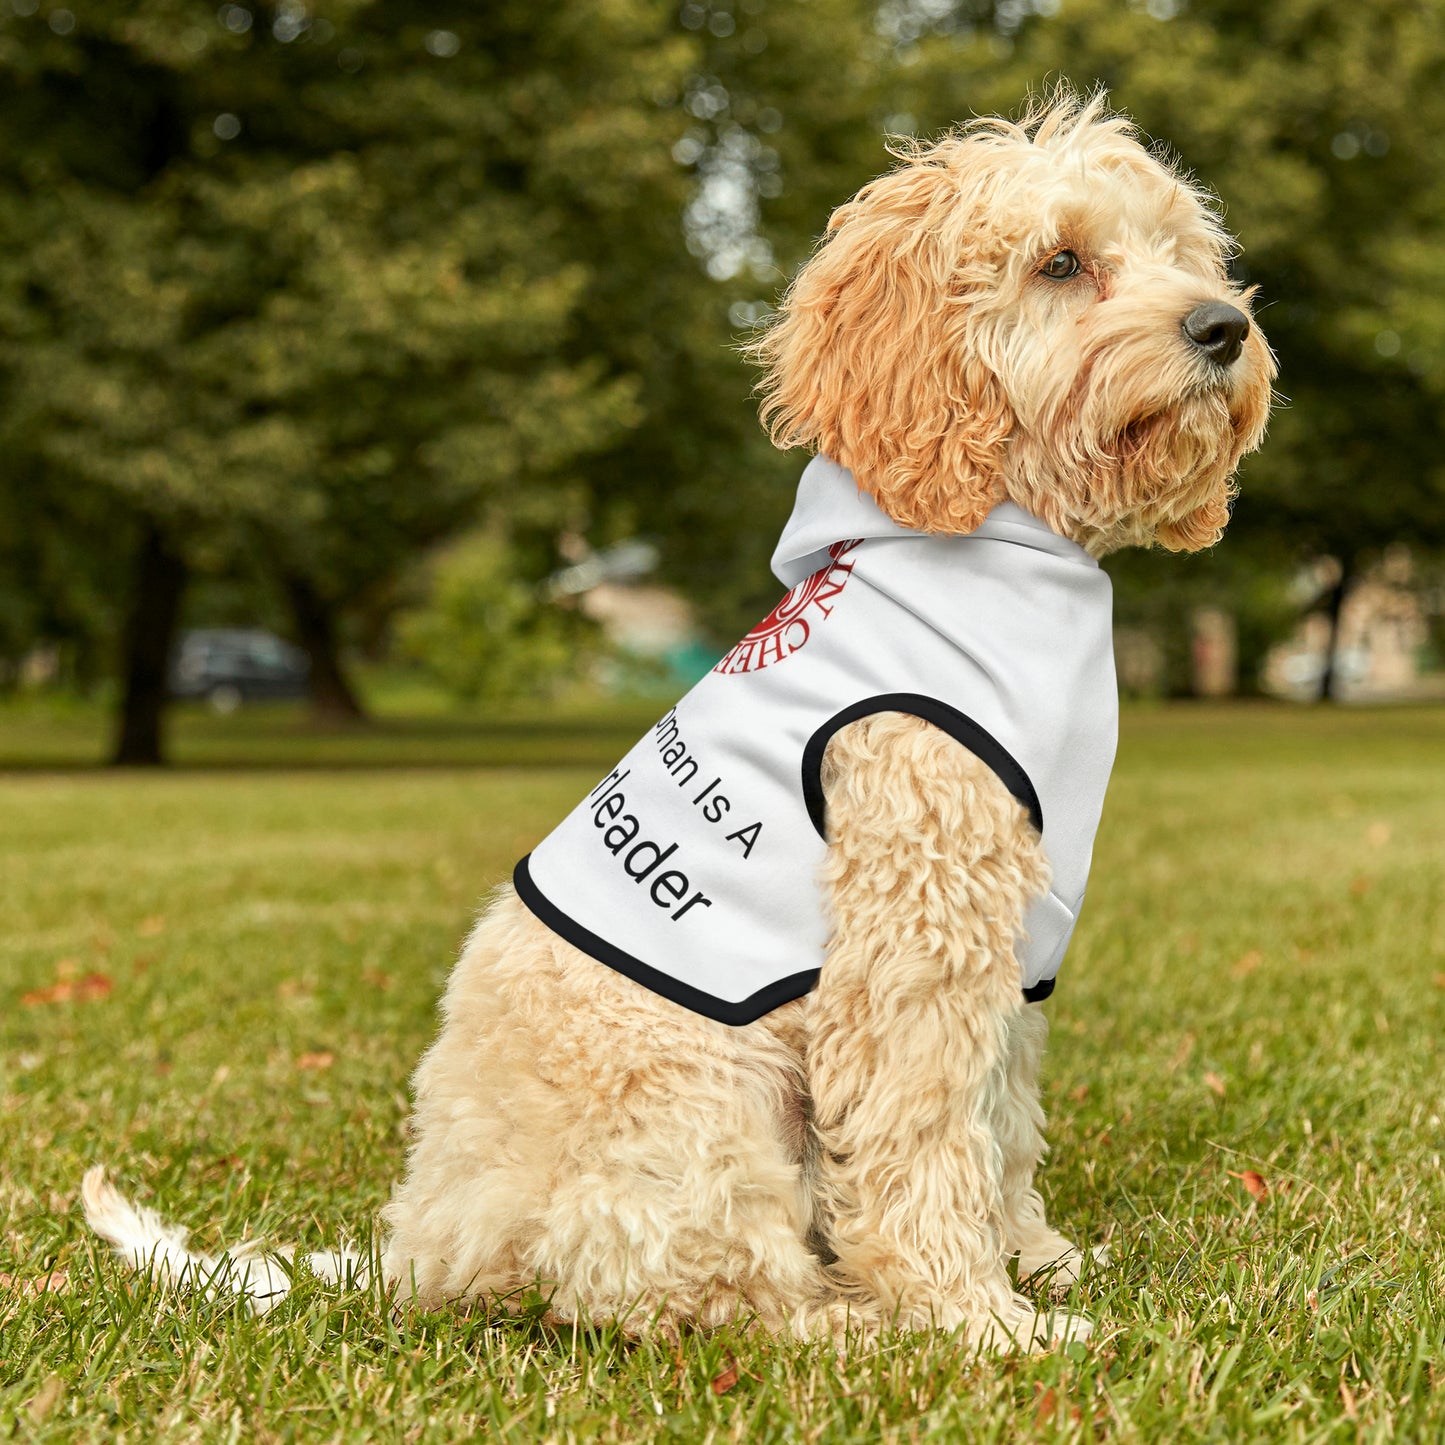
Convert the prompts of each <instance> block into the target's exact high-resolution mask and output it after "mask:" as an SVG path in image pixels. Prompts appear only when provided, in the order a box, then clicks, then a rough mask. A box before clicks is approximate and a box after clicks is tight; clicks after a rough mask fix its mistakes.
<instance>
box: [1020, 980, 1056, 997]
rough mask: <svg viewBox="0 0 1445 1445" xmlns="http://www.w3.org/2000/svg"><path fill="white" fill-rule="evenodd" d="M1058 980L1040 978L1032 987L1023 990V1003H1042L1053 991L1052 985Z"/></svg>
mask: <svg viewBox="0 0 1445 1445" xmlns="http://www.w3.org/2000/svg"><path fill="white" fill-rule="evenodd" d="M1057 982H1058V979H1056V978H1042V979H1040V980H1039V981H1038V982H1037V983H1036V984H1035V985H1034V986H1033V987H1032V988H1026V989H1025V990H1024V1002H1025V1003H1043V1001H1044V1000H1045V999H1046V998H1048V996H1049V995H1050V994H1051V993H1053V991H1054V985H1055V984H1056V983H1057Z"/></svg>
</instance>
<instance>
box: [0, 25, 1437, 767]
mask: <svg viewBox="0 0 1445 1445" xmlns="http://www.w3.org/2000/svg"><path fill="white" fill-rule="evenodd" d="M439 16H440V12H438V11H437V10H436V9H435V7H430V6H422V5H416V4H412V3H407V0H398V3H393V4H387V5H381V4H378V3H371V0H316V3H314V4H306V3H302V0H282V3H278V4H269V3H268V4H251V5H241V4H222V5H220V6H219V7H216V6H213V5H211V4H209V3H199V0H128V3H122V0H87V3H86V4H85V5H84V6H83V7H77V8H74V9H72V8H68V7H66V6H64V5H56V4H52V3H48V0H47V3H44V4H42V3H39V0H9V4H8V6H6V7H5V8H3V9H0V228H3V234H4V235H5V237H6V241H7V244H6V246H5V247H4V249H3V250H0V453H3V456H4V458H5V461H4V466H3V471H0V652H3V653H4V654H8V655H10V656H12V657H13V656H16V655H18V654H19V653H20V652H22V651H23V650H24V649H25V647H27V646H28V645H29V644H30V643H31V642H33V641H34V640H35V639H37V638H50V639H66V638H70V639H75V640H77V641H78V642H80V643H81V644H83V647H82V654H83V656H84V657H85V658H86V659H87V662H86V669H87V670H88V671H91V672H99V671H105V670H107V669H109V668H114V669H115V670H116V671H117V672H118V675H119V676H121V677H122V679H124V680H125V682H126V688H125V693H126V696H127V698H128V699H129V704H128V711H129V713H130V714H131V716H130V724H131V732H130V734H129V735H128V736H127V737H126V738H124V739H123V745H122V746H121V748H120V752H121V754H122V755H124V756H127V757H129V758H130V759H131V760H146V759H154V758H156V757H158V756H159V752H160V735H159V717H160V696H159V695H157V687H161V690H162V695H163V686H162V683H163V679H162V681H161V682H158V681H157V669H158V668H159V669H160V670H161V671H162V672H163V668H164V655H165V651H166V649H167V647H168V646H169V637H170V635H171V634H172V633H173V631H174V628H175V626H176V625H177V619H178V618H179V616H180V614H181V608H182V605H183V592H184V587H185V584H186V578H187V577H188V576H189V575H193V574H195V573H197V572H200V573H205V574H224V573H227V572H235V571H237V570H238V569H240V570H246V569H250V570H251V571H257V570H259V571H260V572H261V573H263V574H264V575H265V576H266V578H267V579H269V581H268V585H270V586H271V587H272V588H273V589H274V591H275V595H276V596H277V597H278V598H280V599H282V600H283V602H284V604H285V605H286V606H287V608H288V610H289V612H290V615H291V617H292V619H293V629H294V630H295V631H296V632H297V634H298V637H299V639H300V640H301V641H303V642H304V643H305V644H306V645H307V647H308V650H309V651H311V653H312V657H313V664H314V666H316V667H317V668H318V669H319V671H318V675H320V674H323V673H324V672H325V669H326V663H327V657H328V654H329V655H330V658H331V661H332V663H334V659H335V652H336V637H337V629H338V627H339V626H340V625H341V624H342V623H343V622H344V620H345V618H346V617H347V616H348V615H350V614H353V613H354V612H356V610H357V609H364V608H371V609H376V608H381V609H382V610H384V609H385V607H386V605H387V601H388V598H389V597H390V595H391V592H392V590H393V589H394V588H395V586H396V581H397V578H398V577H399V576H400V575H401V573H402V572H403V571H404V569H405V568H406V567H407V566H408V565H409V564H410V563H411V561H412V560H413V559H414V558H415V557H416V556H417V554H418V553H419V551H421V550H422V549H425V548H427V547H429V546H431V545H432V544H434V543H436V542H437V541H439V540H441V539H444V538H446V537H448V536H450V535H452V534H453V533H455V532H457V531H459V530H461V529H464V528H470V527H474V526H477V525H479V524H481V523H483V522H485V523H486V524H487V525H488V526H489V528H490V529H491V530H490V532H489V535H490V536H494V537H495V536H500V535H505V536H506V537H507V538H508V539H509V545H510V546H511V547H512V548H513V549H514V550H515V553H516V556H517V557H518V558H519V559H520V563H519V565H520V566H521V572H522V574H524V575H532V576H537V575H540V574H541V573H542V572H543V571H545V570H546V569H547V567H548V566H549V565H550V564H551V562H552V560H553V547H554V544H555V539H556V537H557V536H558V534H559V533H560V532H562V531H563V530H570V531H572V532H582V533H584V534H586V535H587V536H589V537H590V539H591V540H592V541H594V542H595V543H599V544H600V543H605V542H607V541H611V540H615V539H616V538H618V537H621V536H624V535H628V534H630V533H634V532H640V533H643V534H648V535H651V536H654V537H656V538H658V539H659V540H660V541H662V542H663V543H664V547H663V555H664V556H665V558H666V559H667V560H666V568H667V575H668V577H669V578H670V580H672V581H674V582H676V583H677V584H679V585H680V586H682V587H683V588H684V589H686V590H688V591H689V592H690V593H691V594H692V595H694V596H695V597H696V598H698V599H699V600H700V601H702V602H704V603H705V604H706V606H705V615H706V616H707V617H708V618H710V619H711V620H712V621H714V622H715V623H716V624H717V626H718V629H719V631H720V632H721V633H726V631H728V630H729V628H731V627H733V626H735V625H736V623H737V622H738V621H740V620H741V619H742V618H743V617H744V616H745V615H746V614H747V612H748V611H749V610H751V609H752V608H755V607H756V606H758V605H759V604H760V603H761V601H762V600H763V597H764V595H765V593H766V590H767V585H768V584H767V583H766V580H765V576H766V574H765V566H764V562H765V558H766V556H767V554H768V551H769V550H770V548H771V546H772V542H773V540H774V537H775V535H776V530H777V526H778V524H779V522H780V521H781V519H782V517H783V515H784V514H785V513H786V510H787V507H788V504H789V501H790V494H791V482H792V479H793V478H794V477H795V475H796V472H797V470H798V461H797V459H788V458H780V457H778V456H777V454H776V453H773V452H772V451H771V449H770V448H769V447H768V446H767V444H766V442H765V440H764V439H763V437H762V435H761V432H760V431H759V429H758V428H757V425H756V421H755V417H754V409H753V404H752V399H751V397H750V388H751V383H752V377H751V376H750V375H749V373H748V371H747V369H746V368H745V367H744V365H743V364H742V362H741V361H740V360H739V358H738V357H737V355H736V350H735V347H736V344H737V342H738V341H739V340H740V339H741V337H742V336H743V335H744V334H745V332H746V330H747V328H748V326H749V324H750V323H752V322H753V321H755V320H757V319H759V318H760V317H762V316H764V315H765V314H766V308H767V306H768V305H769V304H770V303H771V302H772V301H773V300H774V299H775V297H776V295H777V294H778V292H779V290H780V289H781V287H782V286H783V285H784V284H785V283H786V280H787V278H788V276H789V275H790V274H791V271H792V269H793V268H794V267H795V266H796V265H797V263H798V262H799V261H800V260H801V259H802V258H803V256H805V255H806V253H807V250H808V248H809V247H810V246H811V245H812V244H813V241H814V239H815V237H816V236H817V235H818V234H819V233H820V232H821V230H822V228H823V225H824V223H825V222H826V219H827V215H828V213H829V211H830V210H831V208H832V207H833V206H834V205H836V204H838V203H839V202H841V201H843V200H844V199H846V198H847V196H848V195H849V194H850V193H851V192H852V191H853V190H854V189H856V187H857V186H858V185H859V184H861V183H862V182H863V181H865V180H866V179H868V178H869V177H870V176H871V175H874V174H876V173H877V172H878V171H879V170H881V169H883V168H884V167H885V166H886V164H888V158H887V156H886V153H885V151H884V145H883V135H884V133H885V132H887V131H895V132H915V133H930V132H934V131H937V130H939V129H942V128H943V127H945V126H947V125H948V124H950V123H953V122H955V121H957V120H960V119H963V118H966V117H967V116H968V115H970V114H974V113H981V112H986V111H993V110H1002V111H1010V110H1016V109H1017V107H1018V105H1019V103H1020V101H1021V99H1022V97H1023V96H1024V95H1025V93H1026V92H1027V91H1029V90H1030V89H1034V90H1037V89H1039V88H1041V87H1043V86H1045V85H1047V84H1049V83H1051V82H1053V81H1055V80H1058V79H1061V78H1067V79H1068V80H1070V81H1072V82H1073V84H1075V85H1076V86H1077V87H1079V88H1081V89H1089V88H1091V87H1093V86H1094V85H1096V84H1101V85H1105V86H1107V87H1109V89H1110V91H1111V95H1112V98H1113V100H1114V102H1115V104H1116V105H1118V106H1120V107H1121V108H1123V109H1125V110H1127V111H1129V112H1130V113H1131V114H1132V115H1133V116H1134V117H1135V118H1136V119H1137V120H1138V122H1139V123H1140V125H1141V127H1142V128H1143V130H1144V131H1145V132H1146V133H1147V134H1148V135H1149V136H1151V137H1153V138H1155V139H1157V140H1158V141H1160V142H1162V143H1166V144H1168V145H1170V146H1172V147H1174V148H1176V149H1177V150H1178V151H1179V152H1180V153H1181V154H1182V155H1183V156H1184V157H1185V158H1186V160H1187V162H1188V164H1189V166H1190V167H1191V168H1193V169H1194V170H1195V171H1196V172H1197V173H1198V175H1199V176H1200V177H1201V178H1202V179H1203V180H1204V182H1205V183H1206V184H1208V185H1209V186H1211V187H1212V188H1213V189H1214V190H1216V191H1217V192H1218V194H1219V195H1220V196H1221V198H1222V199H1223V202H1224V204H1225V206H1226V209H1227V215H1228V220H1229V223H1230V225H1231V226H1232V227H1233V228H1234V229H1235V230H1237V231H1238V232H1239V234H1240V235H1241V236H1242V238H1243V241H1244V245H1245V250H1244V253H1243V255H1242V256H1241V257H1240V259H1239V261H1238V263H1237V265H1238V269H1239V274H1240V276H1241V278H1242V279H1244V280H1246V281H1247V282H1248V283H1250V284H1252V285H1255V286H1257V287H1258V288H1259V297H1258V303H1257V304H1258V306H1259V308H1260V315H1261V319H1262V322H1263V324H1264V326H1265V329H1266V331H1267V333H1268V334H1269V336H1270V339H1271V341H1272V343H1273V344H1274V346H1275V348H1276V350H1277V352H1278V353H1279V356H1280V361H1281V377H1280V389H1281V391H1282V393H1283V394H1284V396H1285V398H1287V401H1286V404H1285V405H1284V406H1283V407H1282V409H1281V410H1280V412H1279V413H1278V415H1277V418H1276V421H1275V424H1274V434H1273V437H1272V439H1271V441H1270V442H1269V443H1268V444H1267V446H1266V448H1265V450H1264V452H1263V453H1262V454H1260V456H1259V457H1258V458H1256V459H1252V460H1251V462H1250V463H1249V464H1248V466H1247V470H1246V473H1245V476H1244V478H1243V481H1244V490H1243V496H1242V499H1241V502H1240V504H1239V510H1238V515H1237V520H1236V524H1235V528H1234V530H1233V532H1232V533H1231V542H1230V544H1229V545H1231V546H1235V547H1238V548H1241V549H1245V550H1243V551H1240V552H1238V553H1236V556H1245V555H1248V556H1250V557H1252V558H1256V559H1265V560H1267V561H1269V562H1270V563H1271V564H1274V565H1283V564H1284V563H1285V562H1287V561H1289V560H1290V559H1293V558H1297V557H1303V556H1309V555H1317V554H1320V553H1330V554H1332V555H1334V556H1336V557H1338V558H1340V559H1342V561H1344V562H1345V564H1346V568H1347V569H1348V567H1349V566H1350V565H1352V564H1353V562H1354V560H1355V559H1356V558H1358V557H1361V556H1363V555H1365V554H1367V553H1368V552H1369V551H1370V550H1371V549H1373V548H1378V547H1380V546H1381V545H1383V544H1384V543H1386V542H1388V541H1390V540H1392V539H1394V538H1396V537H1400V536H1410V537H1413V538H1415V539H1416V540H1418V541H1420V542H1422V543H1424V544H1427V545H1431V546H1445V469H1442V465H1441V462H1440V460H1439V458H1440V453H1441V445H1440V442H1441V437H1440V435H1439V430H1440V422H1439V420H1438V414H1439V402H1440V400H1441V397H1442V394H1445V301H1442V300H1441V295H1442V289H1441V287H1440V285H1439V284H1437V283H1438V282H1439V281H1440V280H1441V279H1442V275H1441V273H1442V271H1445V247H1442V245H1441V233H1442V223H1445V158H1442V157H1441V156H1440V154H1439V153H1438V147H1437V146H1436V145H1435V137H1436V136H1437V135H1438V134H1440V131H1441V125H1440V122H1441V120H1442V119H1445V116H1442V114H1441V110H1442V106H1445V100H1442V95H1441V87H1440V85H1439V83H1438V82H1439V80H1440V78H1441V74H1442V70H1445V3H1442V0H1379V3H1377V4H1375V5H1372V6H1369V7H1364V6H1359V5H1353V4H1346V3H1343V0H1276V3H1274V4H1271V5H1269V6H1255V5H1247V4H1244V3H1241V0H1192V3H1188V4H1185V3H1182V0H1149V3H1148V4H1139V3H1134V0H1062V3H1061V0H1047V3H1046V0H1031V3H1024V0H684V3H681V4H677V5H674V4H671V3H662V0H609V3H607V4H605V5H598V4H594V3H589V0H556V3H554V4H550V5H545V6H538V5H535V4H532V3H529V0H497V3H494V4H488V5H486V6H477V7H469V8H467V9H463V10H459V11H458V12H457V13H456V15H455V17H454V18H447V19H439ZM499 529H500V530H499ZM1178 565H1179V564H1178V563H1177V562H1173V563H1171V566H1178ZM1190 568H1192V569H1193V570H1192V571H1191V570H1188V569H1190ZM1141 569H1142V570H1141ZM1237 571H1238V569H1237V568H1236V569H1232V570H1231V569H1230V568H1226V567H1221V566H1220V565H1219V564H1218V563H1217V562H1215V561H1212V560H1211V559H1207V558H1206V559H1200V560H1199V561H1198V562H1197V563H1190V564H1186V570H1185V571H1184V572H1183V573H1181V576H1184V577H1186V578H1188V577H1193V578H1196V579H1197V580H1198V584H1199V586H1201V587H1202V588H1204V589H1205V590H1208V589H1209V588H1210V587H1215V588H1224V589H1228V588H1230V587H1233V586H1235V580H1233V579H1235V577H1236V574H1237ZM1119 576H1120V579H1121V581H1123V582H1124V583H1125V584H1126V587H1125V591H1126V593H1127V594H1128V595H1129V596H1134V597H1140V598H1147V597H1148V595H1149V589H1150V584H1149V564H1148V563H1147V561H1146V562H1144V563H1142V564H1141V563H1138V562H1130V563H1127V564H1122V565H1121V568H1120V571H1119ZM1131 588H1132V591H1130V589H1131ZM1126 600H1127V599H1126ZM112 658H114V659H115V660H114V661H113V662H112V660H111V659H112ZM334 682H335V686H336V687H337V688H340V689H343V690H344V681H343V680H341V679H340V678H339V677H338V678H337V679H335V680H334Z"/></svg>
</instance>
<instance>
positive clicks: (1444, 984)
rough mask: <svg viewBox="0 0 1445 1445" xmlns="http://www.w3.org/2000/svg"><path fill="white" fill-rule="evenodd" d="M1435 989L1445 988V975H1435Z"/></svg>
mask: <svg viewBox="0 0 1445 1445" xmlns="http://www.w3.org/2000/svg"><path fill="white" fill-rule="evenodd" d="M1435 987H1436V988H1445V973H1437V974H1436V975H1435Z"/></svg>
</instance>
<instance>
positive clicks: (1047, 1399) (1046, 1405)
mask: <svg viewBox="0 0 1445 1445" xmlns="http://www.w3.org/2000/svg"><path fill="white" fill-rule="evenodd" d="M1058 1408H1059V1397H1058V1396H1057V1395H1056V1394H1055V1393H1054V1391H1053V1390H1052V1389H1046V1390H1044V1391H1043V1392H1042V1393H1041V1394H1040V1395H1039V1398H1038V1403H1037V1404H1036V1405H1035V1406H1034V1424H1035V1425H1052V1424H1053V1423H1054V1416H1055V1414H1056V1413H1057V1412H1058Z"/></svg>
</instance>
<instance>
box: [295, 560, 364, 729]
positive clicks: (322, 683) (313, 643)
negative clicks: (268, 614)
mask: <svg viewBox="0 0 1445 1445" xmlns="http://www.w3.org/2000/svg"><path fill="white" fill-rule="evenodd" d="M285 581H286V596H287V598H288V600H289V601H290V603H291V620H292V621H293V622H294V623H295V626H296V640H297V641H298V642H299V643H300V644H301V647H302V649H303V650H304V651H305V653H306V656H307V657H308V658H310V659H311V676H310V681H309V683H308V690H309V692H310V696H311V713H312V716H313V717H315V718H316V720H317V721H318V722H325V723H333V724H334V723H357V722H365V721H366V710H365V708H363V707H362V705H361V700H360V699H359V698H358V697H357V695H356V691H355V689H354V688H353V687H352V686H351V683H350V681H349V680H348V678H347V676H346V672H345V670H344V669H343V668H342V666H341V657H340V653H339V651H338V649H337V644H336V617H335V613H334V612H333V610H332V608H331V605H330V604H329V603H328V602H327V601H326V599H325V598H323V597H322V596H321V595H320V593H318V592H317V591H316V589H315V588H314V587H313V586H312V585H311V583H310V582H309V581H308V580H307V579H306V578H305V577H301V576H297V575H295V574H294V573H292V574H288V575H287V577H286V579H285Z"/></svg>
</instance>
